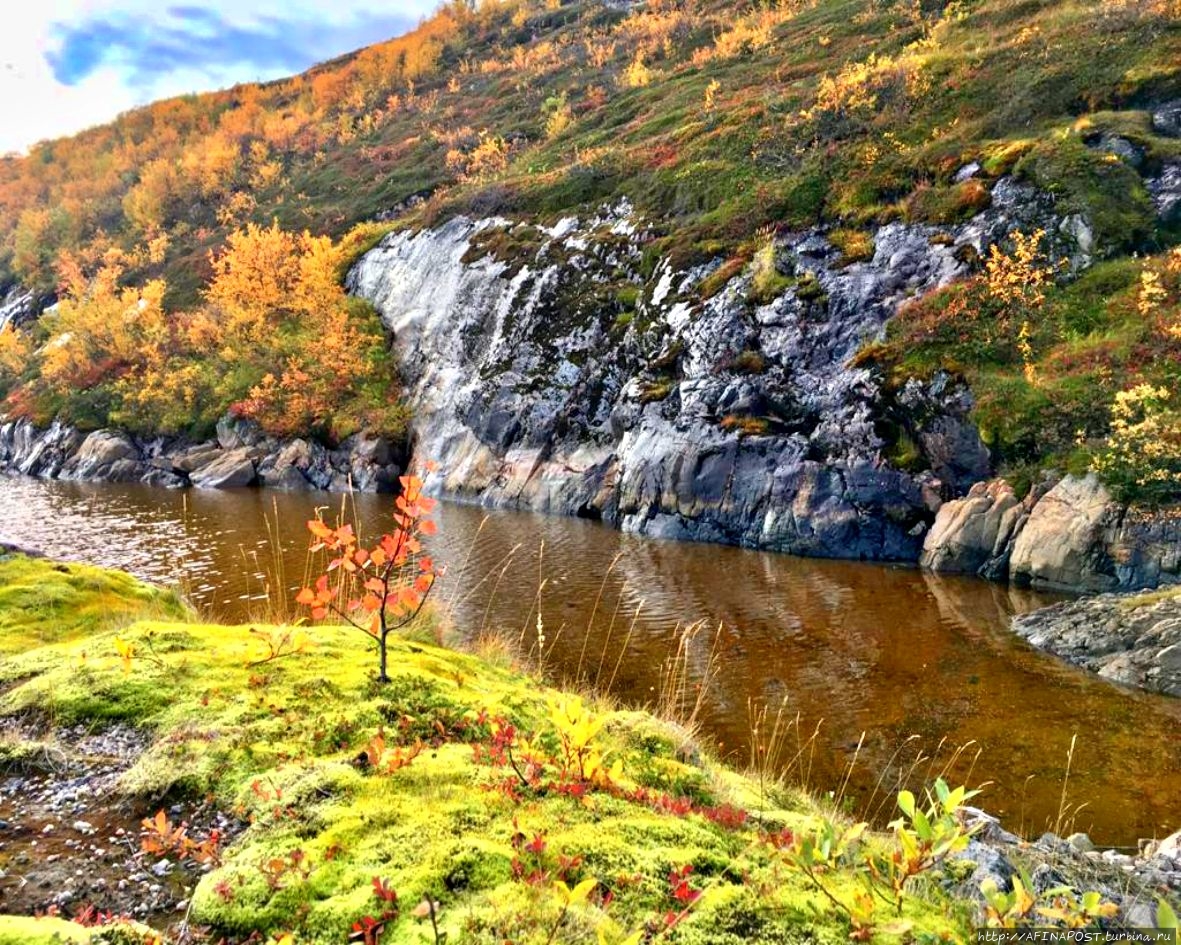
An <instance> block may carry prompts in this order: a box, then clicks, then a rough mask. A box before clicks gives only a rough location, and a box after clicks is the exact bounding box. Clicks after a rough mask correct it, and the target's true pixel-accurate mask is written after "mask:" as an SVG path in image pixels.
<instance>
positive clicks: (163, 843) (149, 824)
mask: <svg viewBox="0 0 1181 945" xmlns="http://www.w3.org/2000/svg"><path fill="white" fill-rule="evenodd" d="M142 826H143V836H142V837H141V839H140V848H141V849H142V850H143V851H144V852H145V853H151V854H153V855H157V856H158V855H161V854H163V855H171V856H175V857H176V858H177V859H178V860H186V859H191V860H193V861H195V862H197V863H213V864H216V863H219V862H220V847H221V834H220V832H218V831H217V830H213V831H210V833H209V836H207V837H206V838H205V839H204V840H194V839H193V838H192V837H190V836H189V825H188V824H187V823H181V824H179V825H177V826H173V823H172V821H171V820H169V819H168V815H167V814H165V813H164V811H163V810H160V811H158V812H157V813H156V816H155V817H151V818H145V819H144V820H143V822H142Z"/></svg>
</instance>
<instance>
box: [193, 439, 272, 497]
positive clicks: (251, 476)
mask: <svg viewBox="0 0 1181 945" xmlns="http://www.w3.org/2000/svg"><path fill="white" fill-rule="evenodd" d="M256 478H257V473H256V472H255V468H254V460H253V459H251V453H250V450H249V448H247V447H241V448H239V449H233V450H226V451H224V452H223V453H221V454H220V455H219V456H217V457H216V458H215V459H213V460H212V461H210V462H208V463H206V464H205V465H203V466H199V467H198V468H196V469H194V470H193V471H192V472H191V473H190V474H189V481H190V482H191V483H192V484H193V485H194V486H196V487H197V488H199V489H232V488H234V487H237V486H249V485H253V484H254V482H255V479H256Z"/></svg>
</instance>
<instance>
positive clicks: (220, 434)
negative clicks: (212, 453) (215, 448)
mask: <svg viewBox="0 0 1181 945" xmlns="http://www.w3.org/2000/svg"><path fill="white" fill-rule="evenodd" d="M265 439H266V436H265V434H264V433H263V432H262V429H261V428H260V427H259V425H258V424H257V423H255V422H254V421H253V420H244V419H242V418H240V417H234V416H232V415H229V414H227V415H226V416H224V417H222V418H221V419H220V420H218V421H217V442H218V445H219V446H221V448H222V449H223V450H236V449H241V448H242V447H244V446H257V445H258V444H259V443H261V442H262V441H263V440H265Z"/></svg>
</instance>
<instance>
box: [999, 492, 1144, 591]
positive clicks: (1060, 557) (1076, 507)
mask: <svg viewBox="0 0 1181 945" xmlns="http://www.w3.org/2000/svg"><path fill="white" fill-rule="evenodd" d="M1121 517H1122V509H1121V507H1120V506H1119V505H1118V504H1117V503H1116V502H1115V501H1114V500H1113V499H1112V498H1111V495H1110V493H1108V491H1107V489H1106V488H1104V486H1103V484H1102V483H1101V482H1100V481H1099V480H1098V478H1097V477H1096V476H1095V475H1094V474H1088V475H1087V476H1085V477H1078V476H1067V477H1066V478H1065V479H1063V480H1062V481H1061V482H1060V483H1058V485H1056V486H1055V487H1054V488H1053V489H1051V490H1050V491H1049V492H1047V493H1046V494H1045V495H1044V496H1043V497H1042V498H1041V500H1040V501H1039V502H1038V503H1037V504H1036V505H1035V506H1034V507H1033V511H1032V512H1031V513H1030V515H1029V520H1028V521H1027V522H1026V523H1025V527H1024V528H1023V529H1022V530H1021V534H1020V535H1018V536H1017V538H1016V541H1015V542H1014V544H1013V552H1012V555H1011V557H1010V561H1009V576H1010V578H1011V579H1012V580H1014V581H1016V582H1017V583H1023V584H1033V585H1035V586H1040V587H1059V588H1069V589H1074V590H1090V591H1108V590H1113V589H1115V588H1116V587H1118V586H1119V584H1120V580H1119V577H1118V575H1117V573H1116V565H1115V562H1114V561H1113V560H1112V556H1111V553H1110V547H1109V538H1110V536H1111V534H1112V533H1113V532H1114V531H1115V530H1116V529H1117V528H1118V526H1119V523H1120V519H1121Z"/></svg>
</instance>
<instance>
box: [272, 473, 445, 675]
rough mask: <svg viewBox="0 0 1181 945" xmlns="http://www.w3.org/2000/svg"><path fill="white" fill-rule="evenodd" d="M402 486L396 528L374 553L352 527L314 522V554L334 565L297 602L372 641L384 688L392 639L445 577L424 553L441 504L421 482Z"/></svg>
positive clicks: (410, 479)
mask: <svg viewBox="0 0 1181 945" xmlns="http://www.w3.org/2000/svg"><path fill="white" fill-rule="evenodd" d="M399 485H400V486H401V492H400V493H399V494H398V496H397V498H396V499H395V500H394V502H395V511H394V515H393V522H394V528H393V530H392V531H390V532H387V533H385V534H383V535H382V536H381V537H380V538H378V539H377V541H376V542H375V543H374V544H373V545H372V546H371V547H365V546H364V545H362V544H361V543H360V539H359V537H358V535H357V533H356V532H355V531H354V530H353V526H352V525H351V524H345V525H338V526H337V527H335V528H333V527H331V526H329V525H327V524H325V522H324V520H323V519H322V518H321V517H320V516H319V514H317V517H316V518H314V519H311V520H310V521H309V522H308V530H309V531H310V532H311V534H312V545H311V550H312V553H313V554H318V553H321V552H323V553H324V554H326V555H327V557H328V560H327V563H326V565H325V568H324V572H323V573H322V574H321V575H320V576H319V577H318V578H317V579H316V582H315V584H314V585H313V586H311V587H305V588H303V589H302V590H301V591H300V592H299V594H298V595H297V596H296V598H295V600H296V603H298V604H300V605H302V606H306V607H308V608H309V611H310V613H311V616H312V618H313V619H314V620H322V619H324V618H326V617H332V618H334V619H340V620H344V621H345V622H346V623H347V624H348V625H349V626H351V627H354V628H356V629H357V630H360V631H361V632H362V633H364V634H365V635H366V636H367V637H369V638H370V640H372V641H373V642H374V643H375V644H376V647H377V654H378V671H377V681H378V682H381V683H388V682H389V681H390V675H389V638H390V635H391V634H393V633H395V632H396V631H398V630H400V629H402V628H403V627H405V626H407V625H408V624H409V623H410V622H411V621H413V620H414V619H415V618H416V617H418V615H419V614H420V613H421V612H422V608H423V607H424V606H425V605H426V601H427V598H428V596H429V595H430V593H431V591H432V590H433V589H434V586H435V582H436V580H438V578H439V577H440V576H442V573H443V571H442V569H441V568H439V567H436V565H435V563H434V560H433V559H432V558H431V557H430V556H429V555H427V554H426V553H425V552H424V550H423V547H422V539H423V538H424V537H426V536H428V535H433V534H435V532H436V531H437V527H436V525H435V522H434V520H433V519H432V518H431V513H432V512H433V511H434V508H435V504H436V503H435V500H434V499H431V498H429V497H427V496H425V495H423V493H422V488H423V483H422V480H421V479H419V478H418V477H417V476H402V477H401V478H400V479H399Z"/></svg>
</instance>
